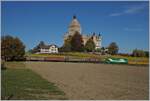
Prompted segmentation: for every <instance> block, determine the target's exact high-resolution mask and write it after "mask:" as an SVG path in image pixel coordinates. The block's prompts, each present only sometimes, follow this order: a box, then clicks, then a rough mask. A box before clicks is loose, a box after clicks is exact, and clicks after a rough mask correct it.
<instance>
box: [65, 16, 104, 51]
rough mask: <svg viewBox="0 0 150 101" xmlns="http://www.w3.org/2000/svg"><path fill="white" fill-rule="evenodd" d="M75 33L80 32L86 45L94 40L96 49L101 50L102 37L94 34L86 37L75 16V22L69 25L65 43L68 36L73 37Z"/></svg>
mask: <svg viewBox="0 0 150 101" xmlns="http://www.w3.org/2000/svg"><path fill="white" fill-rule="evenodd" d="M75 32H79V33H80V34H81V35H82V38H83V43H84V45H85V44H86V42H87V41H88V40H89V39H90V38H92V39H93V42H94V43H95V46H96V47H95V49H98V48H101V47H102V46H101V42H102V36H101V35H100V34H98V35H97V34H96V33H92V34H91V35H85V34H83V33H82V29H81V25H80V23H79V21H78V20H77V18H76V16H73V20H72V22H71V24H70V25H69V28H68V32H66V33H65V35H64V42H65V40H66V39H67V38H68V36H73V35H74V34H75Z"/></svg>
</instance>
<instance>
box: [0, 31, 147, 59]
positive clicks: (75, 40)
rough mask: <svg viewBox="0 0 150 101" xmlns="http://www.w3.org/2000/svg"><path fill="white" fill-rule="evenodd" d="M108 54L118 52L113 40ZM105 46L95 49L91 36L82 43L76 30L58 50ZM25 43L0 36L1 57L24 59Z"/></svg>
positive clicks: (140, 53)
mask: <svg viewBox="0 0 150 101" xmlns="http://www.w3.org/2000/svg"><path fill="white" fill-rule="evenodd" d="M44 45H45V43H44V42H43V41H41V42H40V43H39V44H38V45H37V46H36V47H34V48H33V49H32V50H30V52H31V53H36V52H39V49H40V47H41V46H44ZM107 49H108V51H107V53H108V54H111V55H115V54H118V50H119V47H118V45H117V44H116V43H115V42H112V43H111V44H110V45H109V46H108V47H107ZM105 50H106V49H105V48H104V47H102V48H101V49H97V50H95V44H94V42H93V40H92V37H91V38H90V39H89V40H88V41H87V42H86V44H85V45H84V43H83V39H82V35H81V34H79V33H78V32H77V33H75V34H74V36H69V37H68V39H66V40H65V42H64V44H63V46H62V47H60V48H59V52H101V53H103V52H105ZM124 55H125V54H124ZM24 56H25V45H24V43H23V42H22V41H21V40H20V39H19V38H18V37H13V36H10V35H6V36H2V37H1V59H2V60H5V61H13V60H24V59H25V57H24ZM127 56H134V57H149V51H143V50H138V49H135V50H133V52H132V54H131V55H128V54H127Z"/></svg>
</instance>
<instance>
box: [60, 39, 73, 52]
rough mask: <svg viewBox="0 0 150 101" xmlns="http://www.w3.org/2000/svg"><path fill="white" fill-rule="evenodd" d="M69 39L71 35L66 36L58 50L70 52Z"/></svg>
mask: <svg viewBox="0 0 150 101" xmlns="http://www.w3.org/2000/svg"><path fill="white" fill-rule="evenodd" d="M71 40H72V36H68V38H67V39H66V40H65V42H64V45H63V46H62V47H61V48H60V49H59V51H61V52H70V51H71Z"/></svg>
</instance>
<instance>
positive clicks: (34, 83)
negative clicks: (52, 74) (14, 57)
mask: <svg viewBox="0 0 150 101" xmlns="http://www.w3.org/2000/svg"><path fill="white" fill-rule="evenodd" d="M1 75H2V76H1V77H2V89H1V90H2V98H3V99H7V98H8V97H9V96H11V95H13V96H12V98H11V99H28V100H30V99H66V98H65V94H64V93H63V92H62V91H60V90H59V89H58V88H57V87H56V86H55V85H54V84H53V83H49V82H48V81H46V80H44V79H43V78H41V77H40V76H39V75H37V74H35V73H34V72H32V71H31V70H29V69H6V70H2V74H1Z"/></svg>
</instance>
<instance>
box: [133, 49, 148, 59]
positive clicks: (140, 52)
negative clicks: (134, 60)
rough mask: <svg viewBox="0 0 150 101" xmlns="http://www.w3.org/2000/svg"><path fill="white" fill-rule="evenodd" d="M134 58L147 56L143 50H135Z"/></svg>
mask: <svg viewBox="0 0 150 101" xmlns="http://www.w3.org/2000/svg"><path fill="white" fill-rule="evenodd" d="M132 56H134V57H145V56H146V54H145V52H144V51H143V50H138V49H134V50H133V52H132Z"/></svg>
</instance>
